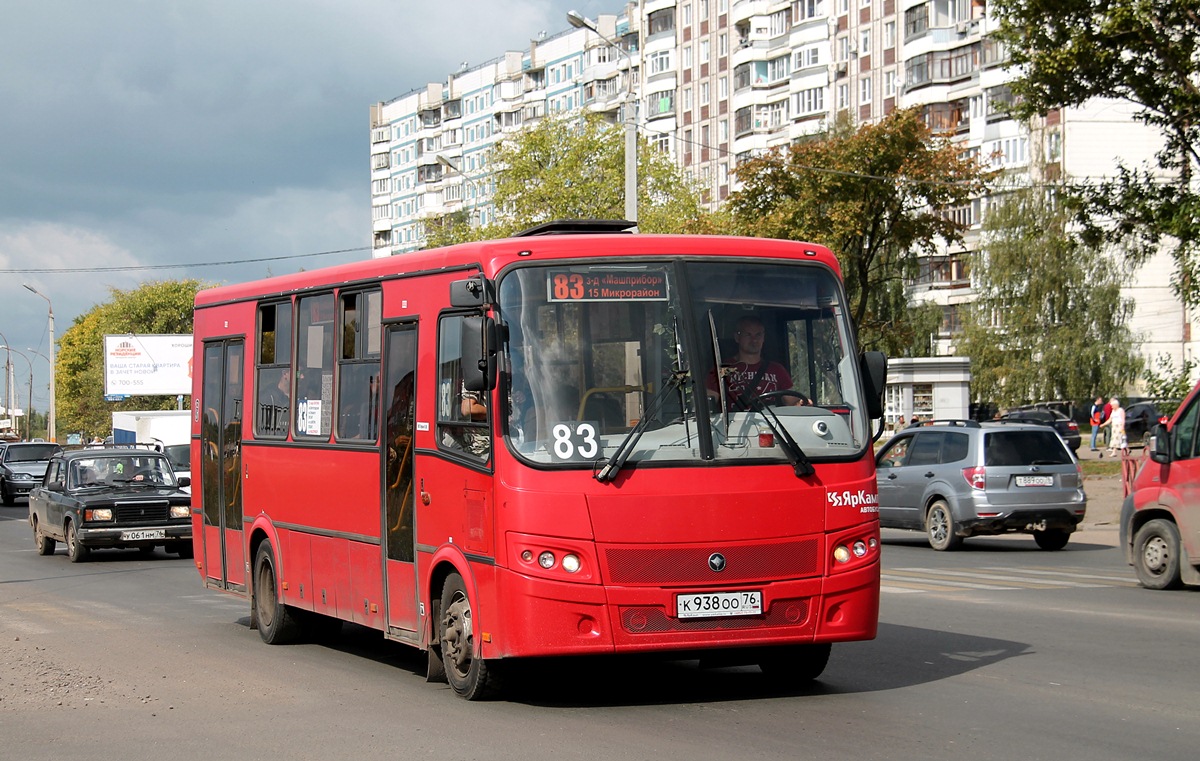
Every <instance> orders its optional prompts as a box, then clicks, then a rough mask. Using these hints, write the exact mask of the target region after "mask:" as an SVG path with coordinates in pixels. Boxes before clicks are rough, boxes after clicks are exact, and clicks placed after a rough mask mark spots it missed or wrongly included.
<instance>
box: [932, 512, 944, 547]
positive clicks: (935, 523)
mask: <svg viewBox="0 0 1200 761" xmlns="http://www.w3.org/2000/svg"><path fill="white" fill-rule="evenodd" d="M947 531H948V529H947V527H946V514H945V513H943V512H942V511H941V510H934V511H933V513H932V514H930V516H929V533H930V535H931V536H932V537H933V538H934V541H938V542H943V541H945V540H946V532H947Z"/></svg>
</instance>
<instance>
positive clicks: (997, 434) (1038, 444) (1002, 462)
mask: <svg viewBox="0 0 1200 761" xmlns="http://www.w3.org/2000/svg"><path fill="white" fill-rule="evenodd" d="M1072 462H1073V461H1072V459H1071V454H1070V453H1069V452H1068V451H1067V448H1066V446H1065V445H1064V444H1063V442H1062V439H1060V438H1059V437H1058V434H1057V433H1055V432H1054V431H1051V430H1042V431H1036V430H1029V431H992V432H990V433H988V434H987V438H986V439H985V444H984V465H995V466H1024V465H1070V464H1071V463H1072Z"/></svg>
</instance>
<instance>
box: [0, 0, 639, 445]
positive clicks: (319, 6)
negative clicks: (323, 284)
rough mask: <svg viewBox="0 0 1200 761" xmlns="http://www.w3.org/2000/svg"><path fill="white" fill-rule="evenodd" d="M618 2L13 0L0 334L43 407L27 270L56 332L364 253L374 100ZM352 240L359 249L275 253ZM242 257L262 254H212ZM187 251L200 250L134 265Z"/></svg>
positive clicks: (3, 123)
mask: <svg viewBox="0 0 1200 761" xmlns="http://www.w3.org/2000/svg"><path fill="white" fill-rule="evenodd" d="M621 7H622V3H621V2H620V0H613V1H611V2H604V1H601V0H494V1H492V2H488V1H486V0H481V1H469V2H468V1H467V0H442V1H441V2H421V1H419V0H326V1H322V0H289V2H280V1H279V0H190V1H189V2H176V1H175V0H104V2H95V1H94V0H74V1H72V0H40V1H39V2H10V3H6V4H5V8H4V11H3V13H0V334H2V335H3V337H4V338H0V343H4V341H5V339H7V341H8V345H10V346H12V347H13V348H15V349H18V350H20V351H23V352H25V354H26V355H27V356H29V358H30V359H32V360H34V389H33V405H34V407H35V408H37V409H39V410H45V409H46V406H47V404H48V399H49V395H48V379H49V370H48V365H47V362H46V361H45V360H43V359H39V358H38V357H37V356H36V355H34V354H31V353H30V352H28V351H25V350H26V348H27V347H28V348H32V349H35V350H37V351H39V352H41V353H42V354H49V336H48V335H47V319H46V318H47V304H46V301H44V300H43V299H41V298H38V297H37V296H36V295H35V294H33V293H30V292H29V291H27V290H25V289H24V288H22V283H29V284H30V285H32V286H33V287H34V288H36V289H37V290H38V291H40V292H41V293H43V294H45V295H46V296H47V297H48V298H49V299H50V300H51V302H52V304H53V307H54V317H55V333H56V336H61V335H62V333H63V332H64V331H66V330H67V329H68V328H69V327H70V326H71V324H72V323H73V321H74V318H75V317H77V316H78V315H80V314H82V313H84V312H86V311H88V310H89V309H91V308H92V307H93V306H94V305H96V304H98V303H101V302H103V301H106V300H108V298H109V289H110V288H114V287H115V288H120V289H129V288H133V287H136V286H137V285H138V284H140V283H143V282H146V281H151V280H168V279H177V278H185V277H194V278H198V279H201V280H203V281H205V282H214V283H226V282H239V281H243V280H249V279H254V278H258V277H264V276H267V275H271V274H282V273H286V272H294V271H296V270H297V269H299V268H301V267H303V268H305V269H313V268H315V267H318V266H324V265H328V264H339V263H343V262H346V261H351V260H353V259H359V258H367V257H369V256H370V251H369V249H367V247H368V246H369V245H370V237H371V236H370V234H371V200H370V141H369V109H370V106H371V105H372V104H374V103H376V102H379V101H386V100H391V99H392V98H395V97H397V96H400V95H403V94H405V93H407V92H409V91H411V90H414V89H417V88H420V87H423V86H424V85H425V84H426V83H428V82H445V81H446V79H447V76H448V75H449V74H450V73H451V72H453V71H456V70H457V69H458V67H459V66H460V65H461V63H462V62H464V61H465V62H467V63H468V64H470V65H475V64H479V63H483V62H484V61H488V60H491V59H493V58H496V57H498V56H499V55H501V54H502V53H503V52H504V51H506V50H524V49H527V48H528V46H529V40H530V39H531V38H533V37H536V36H537V34H538V33H539V32H541V31H545V32H547V33H548V34H555V33H557V32H560V31H562V30H565V29H566V28H567V27H568V25H567V22H566V15H565V14H566V12H567V11H568V10H570V9H572V8H574V9H576V10H578V11H580V12H581V13H583V14H584V15H586V16H588V17H589V18H595V17H596V16H597V15H598V14H601V13H616V12H617V11H618V10H619V9H620V8H621ZM355 248H361V249H363V250H359V251H355V252H352V253H346V254H339V255H333V256H321V257H304V258H295V259H285V260H278V257H291V256H297V255H305V254H313V253H318V252H322V251H336V250H343V249H355ZM271 259H276V260H275V261H268V260H271ZM235 260H237V261H242V260H253V261H251V262H250V263H246V264H236V265H219V266H212V263H215V262H229V261H235ZM175 264H184V265H187V266H183V267H172V268H169V269H149V270H148V269H138V268H139V267H147V266H156V265H175ZM205 265H209V266H205ZM97 268H115V269H113V270H112V271H96V270H97ZM89 269H90V270H91V271H88V270H89ZM34 270H36V271H34ZM2 364H3V355H2V354H0V366H2ZM13 364H14V367H15V368H16V375H17V378H18V386H19V388H20V389H21V391H20V393H21V397H20V398H21V400H22V401H24V400H25V399H26V398H27V397H26V394H27V393H28V379H29V367H28V365H27V364H26V363H25V360H23V359H21V358H20V357H18V356H16V355H15V354H14V355H13ZM2 394H3V383H2V382H0V395H2ZM0 404H2V400H0ZM22 406H24V405H22ZM59 438H60V440H65V438H66V432H65V431H60V436H59Z"/></svg>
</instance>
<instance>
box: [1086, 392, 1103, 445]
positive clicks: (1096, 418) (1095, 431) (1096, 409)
mask: <svg viewBox="0 0 1200 761" xmlns="http://www.w3.org/2000/svg"><path fill="white" fill-rule="evenodd" d="M1089 419H1090V420H1091V421H1092V451H1093V452H1095V451H1096V439H1097V437H1099V435H1100V424H1101V423H1103V422H1104V397H1103V396H1099V395H1097V396H1096V401H1094V402H1092V410H1091V414H1090V415H1089Z"/></svg>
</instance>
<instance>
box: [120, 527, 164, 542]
mask: <svg viewBox="0 0 1200 761" xmlns="http://www.w3.org/2000/svg"><path fill="white" fill-rule="evenodd" d="M166 538H167V530H166V529H161V528H152V529H145V530H143V531H122V532H121V541H122V542H137V541H140V540H142V539H166Z"/></svg>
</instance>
